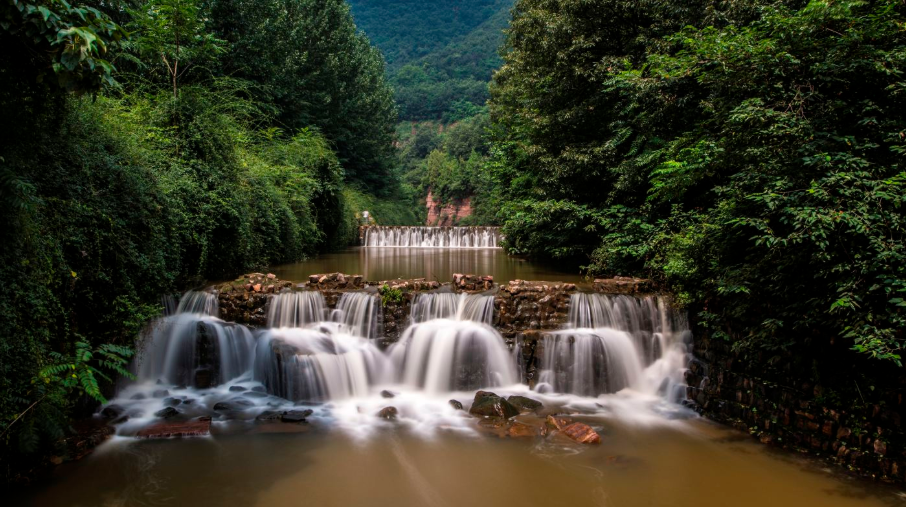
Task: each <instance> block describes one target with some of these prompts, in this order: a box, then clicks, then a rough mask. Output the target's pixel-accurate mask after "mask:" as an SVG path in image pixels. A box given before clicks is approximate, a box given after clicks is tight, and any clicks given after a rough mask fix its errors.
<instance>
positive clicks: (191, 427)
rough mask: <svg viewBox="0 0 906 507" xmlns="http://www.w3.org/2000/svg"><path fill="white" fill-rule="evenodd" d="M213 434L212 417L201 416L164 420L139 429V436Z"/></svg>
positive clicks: (158, 436)
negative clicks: (181, 419) (189, 418)
mask: <svg viewBox="0 0 906 507" xmlns="http://www.w3.org/2000/svg"><path fill="white" fill-rule="evenodd" d="M210 434H211V418H210V417H207V418H205V417H200V418H198V419H195V420H192V421H188V422H164V423H160V424H155V425H153V426H149V427H147V428H145V429H143V430H141V431H139V432H138V433H137V434H136V435H135V436H136V437H137V438H173V437H201V436H207V435H210Z"/></svg>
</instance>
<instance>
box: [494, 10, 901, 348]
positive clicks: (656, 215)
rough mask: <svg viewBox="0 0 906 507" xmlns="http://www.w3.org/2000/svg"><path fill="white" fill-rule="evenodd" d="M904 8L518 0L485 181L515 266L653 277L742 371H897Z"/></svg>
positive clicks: (498, 86)
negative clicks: (858, 364) (528, 260)
mask: <svg viewBox="0 0 906 507" xmlns="http://www.w3.org/2000/svg"><path fill="white" fill-rule="evenodd" d="M904 9H906V6H904V4H903V3H902V2H898V1H892V0H890V1H875V2H819V1H811V2H795V1H789V2H767V1H764V2H759V1H753V2H740V3H724V4H719V5H716V4H713V3H712V2H705V1H702V2H683V3H677V2H647V1H646V2H627V1H618V0H595V1H578V0H557V1H547V0H520V1H518V2H517V4H516V9H515V11H514V19H513V21H512V23H511V27H512V29H511V31H510V33H509V35H508V40H507V48H506V51H505V52H504V58H505V65H504V66H503V67H502V69H501V70H500V72H499V73H498V74H497V75H496V77H495V81H494V83H493V85H492V97H493V98H492V101H491V114H492V118H493V120H494V128H493V129H492V130H491V132H492V133H493V135H494V139H493V144H492V150H491V159H490V161H489V163H488V166H487V167H488V169H489V170H490V171H491V172H492V174H493V179H494V182H495V186H496V188H497V190H496V191H497V192H499V193H500V199H502V201H503V202H504V203H505V204H504V205H503V206H501V207H500V209H501V211H500V215H499V216H500V219H501V220H502V221H503V224H504V229H505V230H504V233H505V234H506V238H507V243H508V246H509V248H510V249H511V250H514V251H518V252H520V253H525V254H531V255H537V256H548V257H558V258H566V257H578V258H581V259H585V260H584V262H587V264H588V266H587V269H588V270H589V271H590V272H592V273H593V274H637V275H643V276H649V277H652V278H654V279H655V280H657V281H658V282H660V283H662V284H663V285H664V286H666V287H668V288H670V289H671V290H672V291H673V292H674V293H675V294H676V296H677V299H678V300H679V301H680V302H682V303H685V304H687V305H689V306H690V308H691V309H692V310H693V311H694V312H698V313H699V315H700V321H701V322H702V325H704V326H707V327H709V328H710V329H711V330H712V332H713V334H714V335H715V336H716V337H723V338H726V339H730V340H732V341H733V342H734V346H735V347H736V348H737V350H740V351H742V352H745V351H764V352H766V353H768V354H780V353H783V351H791V350H796V351H803V350H815V349H816V348H819V349H820V348H822V347H830V345H831V344H832V343H835V342H840V341H842V342H845V343H847V344H848V346H849V347H851V348H852V349H854V350H855V351H858V352H861V353H863V354H867V355H869V356H871V357H875V358H878V359H884V360H887V361H893V362H895V363H897V364H899V363H900V362H901V356H902V351H903V348H904V336H903V329H906V327H904V324H906V322H904V318H906V317H904V311H903V293H904V291H906V285H904V284H906V271H904V270H906V268H904V266H906V263H904V261H906V257H904V255H906V251H904V250H903V249H904V246H903V245H904V244H906V237H904V230H906V222H904V206H903V205H904V200H906V192H904V186H903V183H904V182H903V179H904V174H906V173H904V167H903V154H904V151H906V148H904V147H906V145H904V135H903V132H904V131H906V123H904V119H903V116H902V114H901V113H900V111H902V110H904V109H906V102H904V97H906V95H904V91H906V85H904V76H903V72H904V64H906V32H904V31H903V30H902V27H903V24H904V22H906V11H904ZM769 357H770V356H769Z"/></svg>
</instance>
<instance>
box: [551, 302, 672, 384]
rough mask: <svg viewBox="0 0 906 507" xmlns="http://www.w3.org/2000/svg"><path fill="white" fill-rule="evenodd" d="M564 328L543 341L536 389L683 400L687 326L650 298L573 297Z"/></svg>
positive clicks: (665, 307) (663, 304) (662, 303)
mask: <svg viewBox="0 0 906 507" xmlns="http://www.w3.org/2000/svg"><path fill="white" fill-rule="evenodd" d="M567 320H568V324H567V328H566V329H564V330H562V331H558V332H554V333H550V334H548V335H546V336H545V338H544V352H543V356H542V371H541V374H540V376H539V385H538V387H539V389H551V390H553V391H556V392H564V393H572V394H579V395H583V396H597V395H599V394H603V393H614V392H617V391H620V390H623V389H626V388H629V389H633V390H636V391H640V392H644V393H649V394H658V395H661V396H663V397H664V398H666V399H668V400H670V401H678V400H679V399H681V398H682V397H683V396H685V394H684V393H685V390H684V386H683V377H682V374H683V371H684V369H685V363H686V343H687V341H688V338H689V331H688V324H687V323H686V321H685V318H684V316H683V315H682V314H679V313H677V312H673V311H672V310H671V309H670V308H669V307H668V306H667V304H666V303H665V302H664V301H663V300H661V299H659V298H657V297H654V296H650V297H646V298H641V299H639V298H634V297H629V296H607V295H602V294H584V293H578V294H573V295H572V296H571V298H570V309H569V315H568V317H567Z"/></svg>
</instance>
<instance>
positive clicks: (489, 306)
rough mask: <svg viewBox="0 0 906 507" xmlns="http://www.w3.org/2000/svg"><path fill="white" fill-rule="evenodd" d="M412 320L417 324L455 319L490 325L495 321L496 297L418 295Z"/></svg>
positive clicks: (442, 293)
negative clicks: (434, 320)
mask: <svg viewBox="0 0 906 507" xmlns="http://www.w3.org/2000/svg"><path fill="white" fill-rule="evenodd" d="M411 319H412V322H416V323H418V322H427V321H429V320H433V319H453V320H471V321H474V322H482V323H484V324H488V325H490V324H492V323H493V321H494V296H488V295H484V294H466V293H461V294H454V293H452V292H435V293H427V294H418V295H417V296H416V297H415V301H413V302H412V313H411Z"/></svg>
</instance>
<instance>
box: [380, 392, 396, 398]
mask: <svg viewBox="0 0 906 507" xmlns="http://www.w3.org/2000/svg"><path fill="white" fill-rule="evenodd" d="M394 396H396V395H395V394H393V393H391V392H390V391H386V390H385V391H381V398H393V397H394Z"/></svg>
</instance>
